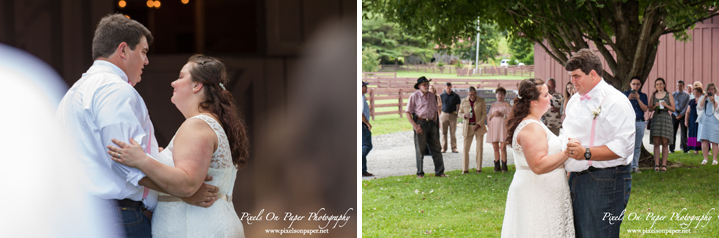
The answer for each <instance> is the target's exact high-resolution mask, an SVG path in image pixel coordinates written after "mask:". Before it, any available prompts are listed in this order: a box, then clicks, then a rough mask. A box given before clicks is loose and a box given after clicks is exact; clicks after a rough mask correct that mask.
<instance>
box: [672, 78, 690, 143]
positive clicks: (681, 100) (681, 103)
mask: <svg viewBox="0 0 719 238" xmlns="http://www.w3.org/2000/svg"><path fill="white" fill-rule="evenodd" d="M689 93H691V92H684V81H681V80H679V81H677V91H674V92H673V93H672V96H673V97H674V106H675V107H676V108H675V109H676V110H674V112H673V113H672V131H673V134H672V138H671V139H670V140H672V141H674V140H676V138H677V136H676V135H677V131H679V130H677V129H678V127H679V128H681V132H680V133H681V134H679V137H680V144H679V148H681V149H682V151H684V153H687V152H688V151H689V150H688V149H687V127H686V126H685V125H684V114H686V112H687V105H689ZM674 148H675V145H674V144H670V145H669V152H674Z"/></svg>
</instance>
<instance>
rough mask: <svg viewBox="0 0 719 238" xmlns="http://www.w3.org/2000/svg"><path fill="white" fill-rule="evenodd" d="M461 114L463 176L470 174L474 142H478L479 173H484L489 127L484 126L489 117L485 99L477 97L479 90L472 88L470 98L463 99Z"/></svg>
mask: <svg viewBox="0 0 719 238" xmlns="http://www.w3.org/2000/svg"><path fill="white" fill-rule="evenodd" d="M459 114H460V115H462V116H463V117H464V121H466V123H464V130H463V131H462V135H463V136H464V154H462V174H466V173H469V148H470V146H472V140H475V139H476V141H477V145H476V146H475V151H476V154H477V155H476V157H475V161H476V162H477V173H480V172H482V153H483V151H484V150H483V149H484V140H482V139H483V138H484V134H485V133H487V126H486V125H484V119H485V118H486V117H487V106H486V104H484V98H480V97H477V90H476V89H475V88H474V87H472V86H470V87H469V96H467V97H466V98H464V99H462V104H460V106H459Z"/></svg>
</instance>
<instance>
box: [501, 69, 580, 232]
mask: <svg viewBox="0 0 719 238" xmlns="http://www.w3.org/2000/svg"><path fill="white" fill-rule="evenodd" d="M550 99H552V95H550V94H549V89H548V88H547V85H546V84H545V83H544V82H543V81H542V80H541V79H526V80H524V81H522V82H521V83H520V85H519V93H518V97H517V98H516V99H515V101H514V106H513V107H512V112H511V113H510V114H511V115H510V119H509V121H508V122H507V126H508V127H509V129H508V130H507V143H511V145H512V152H513V153H514V163H515V165H516V166H517V171H516V172H515V173H514V178H513V179H512V184H511V185H509V191H508V193H507V206H506V208H505V210H504V223H503V224H502V237H574V236H575V233H574V216H573V214H572V201H571V199H570V196H569V185H568V184H567V177H566V175H567V174H566V171H565V170H564V161H566V160H567V159H568V158H569V157H568V156H567V155H566V154H565V153H564V152H563V151H561V147H562V145H561V142H560V140H559V138H558V137H557V136H555V135H554V133H552V132H551V131H550V130H549V129H548V128H547V127H546V126H545V125H544V123H542V122H540V121H539V120H540V118H541V117H542V115H544V113H545V112H547V110H549V108H550ZM571 142H574V141H570V143H571Z"/></svg>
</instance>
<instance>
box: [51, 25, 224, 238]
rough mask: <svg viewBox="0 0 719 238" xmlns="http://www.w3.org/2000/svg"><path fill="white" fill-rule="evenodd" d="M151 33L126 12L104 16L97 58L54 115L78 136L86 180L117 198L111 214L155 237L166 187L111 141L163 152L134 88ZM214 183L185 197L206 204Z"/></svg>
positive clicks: (132, 233) (95, 190) (95, 45)
mask: <svg viewBox="0 0 719 238" xmlns="http://www.w3.org/2000/svg"><path fill="white" fill-rule="evenodd" d="M152 39H153V38H152V34H151V33H150V31H148V30H147V28H145V27H144V26H143V25H142V24H140V23H138V22H136V21H134V20H131V19H128V18H126V17H125V16H124V15H121V14H111V15H108V16H105V17H104V18H102V20H101V21H100V23H99V24H98V26H97V30H96V31H95V36H94V38H93V41H92V55H93V59H95V61H94V63H93V65H92V66H91V67H90V69H88V71H87V72H86V73H84V74H83V75H82V78H80V80H78V81H77V82H75V83H74V84H73V85H72V87H71V88H70V89H69V90H68V91H67V93H66V94H65V96H64V97H63V98H62V101H61V102H60V104H59V105H58V108H57V113H56V116H55V117H56V119H58V120H59V121H60V122H61V123H63V124H64V125H65V126H66V127H67V129H68V130H69V132H70V133H71V134H72V135H73V136H74V138H75V140H77V144H78V145H79V148H78V152H79V155H80V161H81V162H82V164H83V165H84V167H85V168H84V169H85V171H86V176H87V180H88V183H87V184H86V185H85V186H87V189H88V190H89V192H90V193H91V194H93V195H95V196H97V197H99V198H101V199H105V200H106V201H108V202H109V203H113V204H114V206H115V211H114V212H113V213H112V214H108V216H111V217H112V218H115V217H116V216H117V214H119V215H120V218H119V219H121V221H116V222H118V224H117V225H118V226H121V227H123V228H124V231H125V234H126V236H127V237H152V234H151V225H150V219H149V217H147V216H146V214H145V211H147V210H150V211H152V210H153V209H154V207H155V205H156V204H157V191H163V190H162V188H160V187H159V186H157V185H156V184H155V183H154V182H152V181H151V180H149V179H148V178H146V176H145V174H144V173H142V172H141V171H140V170H138V169H135V168H130V167H127V166H125V165H122V164H119V163H116V162H114V161H113V160H112V159H111V158H110V155H109V154H107V149H106V146H108V145H113V143H112V142H111V139H119V140H122V141H129V140H130V138H132V139H134V140H135V141H138V142H140V143H141V144H142V147H143V149H144V150H145V152H146V153H147V155H149V156H151V157H153V158H155V157H157V155H158V154H159V147H158V144H157V139H156V138H155V136H154V133H155V129H154V127H153V125H152V122H151V121H150V116H149V113H148V111H147V106H146V105H145V102H144V101H143V99H142V97H141V96H140V94H139V93H137V91H136V90H135V88H134V86H135V85H136V84H137V83H138V82H140V80H141V75H142V69H143V68H144V66H145V65H147V64H149V60H148V59H147V51H148V50H149V45H150V44H151V43H152ZM148 187H149V188H151V189H149V188H148ZM212 187H214V186H209V185H206V184H203V186H202V187H201V188H200V190H199V191H198V192H197V193H196V194H195V195H193V197H192V198H191V199H187V200H185V201H186V202H188V203H191V204H197V205H202V204H201V202H200V201H201V200H203V197H211V196H206V195H207V194H205V193H207V192H208V190H210V189H212V190H215V189H217V187H214V188H212ZM163 192H164V191H163ZM215 194H216V193H215ZM183 200H184V199H183ZM212 201H214V200H212ZM204 205H206V204H204ZM209 205H211V203H210V204H209ZM209 205H207V206H209ZM115 219H117V218H115Z"/></svg>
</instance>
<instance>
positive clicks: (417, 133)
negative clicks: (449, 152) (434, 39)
mask: <svg viewBox="0 0 719 238" xmlns="http://www.w3.org/2000/svg"><path fill="white" fill-rule="evenodd" d="M429 81H430V80H427V78H425V77H424V76H422V77H420V78H418V79H417V83H416V84H415V85H414V88H415V89H419V90H417V91H416V92H414V93H412V95H410V96H409V102H408V103H407V112H406V113H407V120H409V123H410V124H412V128H414V151H415V155H416V156H417V178H424V170H423V168H422V166H423V160H424V153H423V152H424V151H425V149H427V147H429V150H431V152H432V160H434V174H435V176H436V177H447V175H445V174H444V161H443V160H442V153H441V152H440V151H439V150H440V147H441V145H440V143H439V126H438V124H439V121H438V120H439V116H437V111H438V110H437V109H438V107H437V96H436V95H435V94H434V93H431V92H429Z"/></svg>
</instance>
